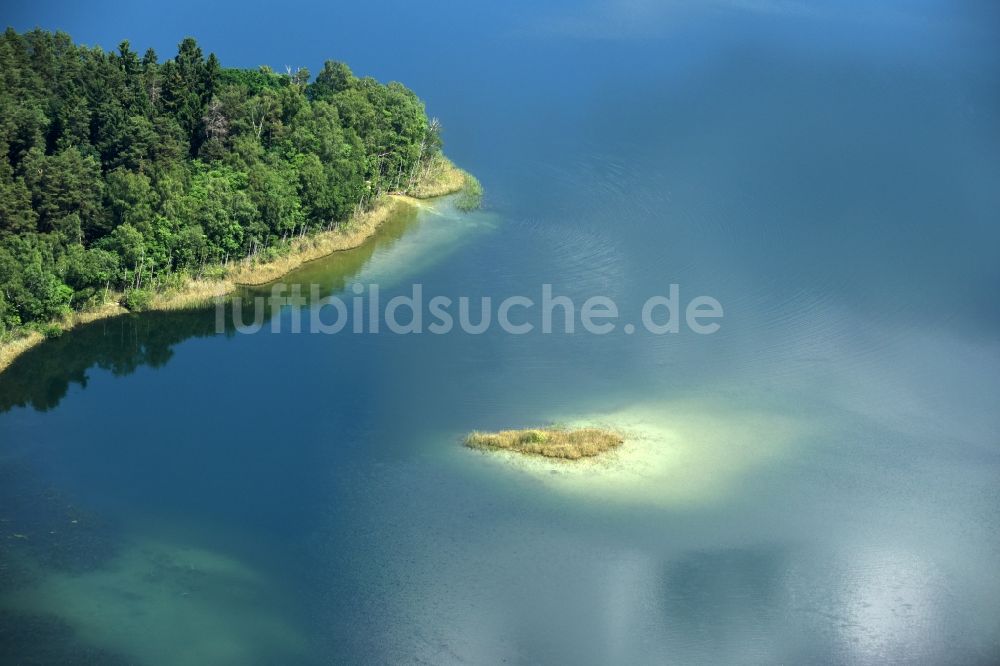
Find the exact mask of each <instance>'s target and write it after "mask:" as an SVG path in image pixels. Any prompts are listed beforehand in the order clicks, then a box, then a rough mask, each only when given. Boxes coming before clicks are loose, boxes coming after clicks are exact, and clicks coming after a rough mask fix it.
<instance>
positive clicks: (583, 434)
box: [465, 428, 625, 460]
mask: <svg viewBox="0 0 1000 666" xmlns="http://www.w3.org/2000/svg"><path fill="white" fill-rule="evenodd" d="M624 441H625V438H624V437H623V436H622V435H621V434H619V433H617V432H614V431H612V430H604V429H602V428H577V429H573V430H564V429H562V428H538V429H535V428H529V429H526V430H501V431H499V432H479V431H474V432H471V433H469V435H468V436H466V438H465V445H466V446H467V447H469V448H470V449H479V450H481V451H513V452H515V453H523V454H525V455H535V456H544V457H546V458H564V459H567V460H579V459H580V458H593V457H594V456H598V455H601V454H602V453H605V452H607V451H611V450H613V449H616V448H618V447H619V446H621V445H622V443H624Z"/></svg>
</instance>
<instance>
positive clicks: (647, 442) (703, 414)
mask: <svg viewBox="0 0 1000 666" xmlns="http://www.w3.org/2000/svg"><path fill="white" fill-rule="evenodd" d="M553 421H554V422H557V423H560V424H564V425H567V426H569V427H586V426H596V427H602V428H608V429H612V430H616V431H619V432H621V433H623V434H624V435H625V437H626V439H625V443H624V444H623V445H622V446H621V447H620V448H618V449H617V450H616V451H615V452H613V453H610V454H608V455H606V456H600V457H598V458H596V459H581V460H575V461H564V460H552V459H547V458H543V457H540V456H526V455H522V454H517V453H510V452H495V453H494V452H491V453H486V454H479V455H483V456H484V458H486V459H488V460H489V461H490V462H491V463H493V464H496V465H498V466H502V467H504V468H507V469H511V470H515V471H516V472H519V473H524V474H528V475H531V476H533V477H535V478H536V479H537V480H538V481H539V482H540V483H542V484H543V485H545V486H548V487H550V488H551V489H552V490H555V491H558V492H562V493H570V494H582V495H586V496H587V497H588V498H589V499H591V500H596V501H600V500H607V501H609V502H623V503H636V504H646V505H657V506H672V505H679V504H685V503H692V502H705V501H711V500H715V499H720V498H722V497H724V496H727V495H729V494H730V493H731V492H733V491H734V490H735V486H736V485H737V484H739V483H741V482H742V481H743V480H744V479H745V478H746V477H747V476H748V475H749V473H750V472H752V471H754V470H755V469H759V468H761V467H762V466H766V465H773V464H777V463H778V462H779V461H780V460H781V459H783V458H784V457H785V456H786V455H787V454H788V453H789V452H790V451H791V450H792V449H793V448H794V447H793V441H794V440H795V439H796V438H797V437H799V436H801V435H802V434H803V433H804V432H805V427H804V426H803V425H802V424H801V423H800V422H798V421H796V420H795V419H792V418H790V417H788V416H785V415H782V414H777V413H773V412H767V411H755V410H747V409H744V410H733V409H725V408H722V407H713V406H710V405H706V404H700V403H694V402H673V403H664V404H658V405H654V404H647V405H637V406H634V407H630V408H626V409H622V410H618V411H614V412H608V413H606V414H600V415H592V416H589V417H581V416H574V415H565V416H562V417H558V416H557V417H556V418H553ZM470 455H471V454H470Z"/></svg>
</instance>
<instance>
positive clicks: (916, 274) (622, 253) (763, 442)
mask: <svg viewBox="0 0 1000 666" xmlns="http://www.w3.org/2000/svg"><path fill="white" fill-rule="evenodd" d="M3 14H4V15H5V16H4V18H5V19H6V21H7V22H8V23H11V24H12V25H14V27H16V28H18V29H26V28H29V27H31V26H33V25H36V24H37V25H40V26H42V27H45V28H62V29H65V30H67V31H68V32H70V34H71V35H73V37H74V38H75V39H76V40H78V41H81V42H84V43H98V44H101V45H103V46H105V47H108V48H111V47H114V46H115V45H116V44H117V43H118V42H119V41H120V40H121V39H122V38H129V39H130V40H131V42H132V45H133V48H144V47H145V46H147V45H153V46H155V47H156V48H157V50H158V51H159V52H160V54H161V57H166V56H169V55H170V54H172V53H173V48H174V45H175V44H176V43H177V42H179V41H180V39H181V38H182V37H183V36H184V35H187V34H192V35H194V36H196V37H197V38H198V39H199V40H200V41H201V42H202V44H203V46H204V47H205V48H206V49H207V50H214V51H216V52H217V53H218V55H219V56H220V58H221V60H222V62H223V63H224V64H228V65H239V66H256V65H258V64H262V63H267V64H270V65H272V66H273V67H275V68H278V69H280V68H283V66H284V65H286V64H288V65H291V66H293V67H294V66H300V65H301V66H307V67H309V68H310V69H312V70H313V71H317V70H318V69H319V67H320V65H321V63H322V61H323V59H325V58H327V57H333V58H338V59H343V60H346V61H348V62H349V63H350V64H351V65H352V67H353V68H354V70H355V71H356V72H357V73H359V74H371V75H374V76H376V77H378V78H380V79H385V80H388V79H397V80H401V81H403V82H405V83H406V84H407V85H408V86H410V87H412V88H413V89H415V90H416V91H417V92H418V93H419V94H420V95H421V96H422V98H424V99H425V100H426V102H427V105H428V109H429V111H430V113H431V114H433V115H437V116H439V117H440V118H441V119H442V121H443V123H444V127H445V139H446V146H447V152H448V153H449V155H451V156H452V157H453V158H454V159H455V160H456V161H457V162H458V163H459V164H461V165H462V166H464V167H466V168H468V169H469V170H471V171H472V172H474V173H475V174H476V175H477V176H478V177H479V178H480V180H481V181H482V182H483V183H484V185H485V187H486V189H487V198H486V208H485V209H484V210H483V211H480V212H477V213H473V214H461V213H458V212H457V211H455V210H454V209H453V208H452V207H451V205H450V204H449V203H448V202H441V203H438V204H437V205H436V210H435V211H423V212H421V213H419V214H417V215H415V216H413V215H410V216H409V217H407V218H405V219H404V218H401V219H399V220H397V221H396V222H395V223H394V225H393V226H392V228H391V229H390V230H389V231H388V232H387V233H386V234H383V236H381V237H380V238H377V239H375V241H373V242H372V243H371V244H369V245H368V246H366V247H365V248H362V249H361V250H359V251H357V252H355V253H352V254H350V255H349V256H346V257H334V258H332V259H330V260H326V261H323V262H318V263H316V264H312V265H310V266H309V267H308V268H307V269H306V270H304V271H302V272H300V273H298V274H296V275H294V276H293V277H292V279H293V280H297V281H300V282H302V283H309V282H313V281H321V282H323V283H324V284H325V285H326V286H327V288H329V289H332V290H334V291H339V290H341V289H343V287H344V285H345V284H347V283H349V282H351V281H358V282H361V283H364V284H369V283H379V284H380V285H381V286H382V290H383V292H384V295H385V297H386V298H388V297H391V296H392V295H394V294H402V293H407V292H408V291H409V290H410V285H411V284H412V283H414V282H419V283H421V284H422V285H423V288H424V291H425V293H427V294H442V295H447V296H451V297H453V298H457V297H458V296H470V297H479V296H486V295H488V296H492V297H494V298H498V299H499V298H503V297H505V296H508V295H515V294H524V295H528V296H530V297H533V298H537V297H538V294H540V288H541V285H542V284H543V283H550V284H552V285H553V286H554V289H555V290H556V291H557V292H558V293H561V294H566V295H570V296H574V297H577V298H578V299H579V300H581V301H582V299H583V298H586V297H588V296H591V295H595V294H602V295H607V296H610V297H612V298H614V299H615V301H616V302H617V303H618V305H619V308H620V309H621V311H622V312H623V320H625V321H627V320H629V319H632V320H635V318H636V313H637V312H638V310H639V308H641V305H642V303H643V301H644V300H645V299H646V298H647V297H649V296H651V295H654V294H665V293H666V290H667V288H668V286H669V285H670V284H672V283H676V284H679V285H680V289H681V292H682V295H683V297H684V298H685V299H688V298H691V297H693V296H696V295H702V294H704V295H710V296H713V297H715V298H716V299H718V300H719V301H720V302H721V303H722V305H723V306H724V308H725V316H724V318H723V320H722V328H721V330H720V331H719V332H718V333H716V334H714V335H709V336H699V335H695V334H692V333H690V332H682V333H680V334H677V335H665V336H654V335H651V334H648V333H644V332H640V333H636V334H635V335H632V336H628V335H625V334H624V333H621V332H620V331H616V332H614V333H612V334H609V335H607V336H594V335H586V334H575V335H562V334H553V335H543V334H540V333H532V334H529V335H525V336H510V335H506V334H504V333H503V332H502V331H499V330H495V329H491V330H490V331H488V332H487V333H485V334H483V335H481V336H470V335H465V334H462V333H461V332H457V331H456V332H455V333H453V334H450V335H447V336H435V335H416V336H397V335H389V334H378V335H352V334H349V333H343V334H339V335H334V336H323V335H293V334H290V333H287V332H285V333H277V334H273V333H269V332H267V331H266V330H265V332H262V333H260V334H256V335H214V334H213V320H214V317H213V314H212V313H210V312H206V313H193V314H180V315H178V314H174V315H161V314H155V313H154V314H149V315H143V316H140V317H132V318H126V319H119V320H112V321H107V322H100V323H97V324H95V325H93V326H91V327H87V328H83V329H79V330H77V331H74V332H73V333H71V334H69V335H67V336H64V337H63V338H62V339H60V340H58V341H56V342H53V343H47V344H46V345H43V346H41V347H39V348H38V349H37V350H35V351H33V352H31V353H30V354H27V355H25V356H24V357H23V358H22V359H21V362H20V363H19V365H18V366H15V367H14V368H12V369H11V372H9V373H5V374H4V375H0V398H2V401H3V404H4V406H5V407H10V409H8V410H7V411H5V412H4V413H2V414H0V472H2V475H3V476H2V478H0V481H2V482H3V485H2V486H0V500H2V501H0V518H2V519H4V521H5V522H2V523H0V538H2V539H4V540H5V545H4V547H3V550H2V551H0V554H2V555H3V556H4V562H3V566H4V568H3V569H2V570H0V574H2V575H0V631H2V632H4V633H3V634H2V637H3V640H4V641H5V642H6V643H7V644H8V645H13V646H14V647H13V648H11V649H12V650H21V651H22V652H17V654H23V651H24V650H31V651H32V654H36V655H37V654H41V655H42V656H43V657H44V656H45V655H49V656H50V659H49V660H50V661H54V660H55V659H57V658H64V657H65V655H66V654H73V655H76V657H77V661H87V660H89V661H92V662H94V663H111V662H112V659H115V658H118V659H121V660H122V662H123V663H136V662H138V663H149V664H180V663H218V664H226V663H233V664H246V663H330V662H334V663H340V662H361V663H386V662H388V663H411V662H418V663H499V662H501V661H506V662H509V663H580V664H585V663H595V664H597V663H601V664H603V663H627V664H635V663H651V664H652V663H684V664H689V663H706V664H717V663H861V664H867V663H887V662H888V663H926V664H942V663H965V664H970V663H983V664H986V663H994V662H996V661H997V659H998V658H1000V624H998V618H1000V602H998V599H1000V575H998V573H997V567H996V561H997V557H998V555H1000V537H998V534H1000V497H998V494H1000V493H998V491H1000V486H998V483H997V479H998V478H1000V435H998V433H1000V410H998V409H997V396H998V389H1000V308H998V305H997V300H996V295H997V293H998V289H1000V249H998V248H1000V228H998V226H997V221H998V220H1000V187H998V183H1000V86H998V83H1000V51H998V46H997V44H1000V39H998V37H1000V34H998V33H1000V12H998V10H997V9H996V7H995V6H994V5H993V4H992V3H987V2H980V3H977V2H965V3H962V2H957V3H956V2H930V1H924V2H915V3H914V2H907V3H903V2H898V3H881V4H879V5H877V6H873V5H872V4H871V3H861V2H854V3H847V4H844V3H810V4H806V3H800V2H796V1H789V2H768V1H766V0H750V1H749V2H721V1H720V2H715V3H708V4H696V3H688V2H677V3H669V4H663V3H654V2H627V3H626V2H615V1H607V2H593V3H590V4H584V5H573V4H570V3H553V4H546V5H538V4H537V3H504V4H502V5H496V6H491V7H487V6H483V7H477V8H472V7H466V8H457V7H451V6H449V5H446V4H445V3H417V4H411V3H406V4H404V3H397V4H382V5H369V4H365V3H353V5H352V6H351V7H334V6H327V7H308V6H302V5H297V4H294V3H285V4H284V5H282V6H281V7H275V6H273V5H262V6H252V5H249V4H247V3H239V4H235V3H223V4H218V5H214V4H213V5H207V4H205V3H172V4H171V6H170V7H163V6H160V7H151V8H147V7H142V6H139V5H138V3H130V4H128V5H121V6H119V5H117V4H115V5H112V3H90V4H88V5H87V6H86V7H84V6H83V5H81V6H79V7H62V6H58V5H57V4H56V3H51V4H45V3H42V4H38V3H34V4H32V5H28V4H26V3H25V4H23V6H17V5H15V6H11V7H6V8H5V9H4V10H3ZM410 218H413V219H410ZM289 314H290V313H288V312H285V313H283V314H282V315H281V316H282V317H286V318H287V317H288V316H289ZM11 403H26V404H24V405H20V406H12V407H11ZM579 419H594V420H598V421H602V422H607V423H612V424H615V425H621V426H622V427H625V428H630V429H633V430H634V431H635V432H637V433H639V434H640V435H641V436H640V438H639V439H638V441H637V443H635V444H634V449H632V450H631V452H630V453H628V454H623V456H622V458H623V462H622V464H621V465H620V466H619V467H616V468H613V469H603V468H597V469H588V470H587V471H584V472H578V471H577V472H573V471H566V470H564V469H562V468H560V467H558V466H556V467H546V466H544V465H530V464H526V465H519V464H510V463H508V462H506V461H503V460H497V459H494V458H491V457H488V456H482V455H480V454H478V453H471V452H469V451H466V450H465V449H463V448H462V447H461V446H460V445H459V442H460V438H461V436H462V434H463V433H465V432H467V431H469V430H471V429H476V428H479V429H496V428H502V427H506V426H523V425H532V424H540V423H541V424H544V423H549V422H571V421H575V420H579ZM74 520H75V521H76V522H72V521H74ZM23 537H26V538H23ZM40 646H45V647H44V649H45V650H49V651H50V652H51V654H50V653H48V652H45V651H44V650H42V648H41V647H40ZM39 651H40V652H39ZM43 661H44V659H43Z"/></svg>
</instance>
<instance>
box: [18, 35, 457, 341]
mask: <svg viewBox="0 0 1000 666" xmlns="http://www.w3.org/2000/svg"><path fill="white" fill-rule="evenodd" d="M440 147H441V141H440V128H439V125H438V124H437V122H436V121H429V120H428V118H427V115H426V113H425V110H424V105H423V103H422V102H421V101H420V100H419V99H418V98H417V97H416V95H415V94H414V93H413V92H411V91H410V90H408V89H407V88H405V87H404V86H403V85H401V84H399V83H389V84H382V83H379V82H378V81H376V80H374V79H372V78H358V77H355V76H354V75H353V74H352V72H351V70H350V69H349V68H348V67H347V66H346V65H345V64H343V63H340V62H333V61H328V62H326V64H325V65H324V66H323V70H322V71H321V72H319V74H318V75H317V76H316V77H315V78H314V79H313V78H312V77H311V76H310V73H309V72H308V71H307V70H305V69H299V70H296V71H288V72H285V73H278V72H274V71H272V70H271V69H270V68H268V67H266V66H265V67H261V68H260V69H258V70H244V69H231V68H225V67H222V65H221V64H220V63H219V60H218V59H217V58H216V57H215V55H214V54H210V55H208V56H207V57H206V56H205V55H204V53H203V52H202V49H201V48H200V47H199V45H198V44H197V43H196V41H195V40H194V39H191V38H187V39H185V40H184V41H182V42H181V44H180V46H179V48H178V52H177V55H176V56H175V57H174V58H172V59H169V60H165V61H161V60H160V59H159V57H158V56H157V54H156V53H155V52H154V51H153V50H152V49H149V50H147V51H145V53H144V54H142V55H140V54H139V53H138V52H136V51H133V50H132V48H131V46H130V45H129V43H128V42H122V43H121V44H120V45H119V46H118V49H117V51H110V52H106V51H103V50H101V49H100V48H90V47H86V46H82V45H77V44H74V43H73V42H72V40H71V39H70V37H69V36H68V35H66V34H63V33H49V32H44V31H41V30H34V31H31V32H28V33H25V34H18V33H17V32H15V31H13V30H11V29H8V30H7V31H6V32H5V33H4V34H3V35H2V36H0V150H2V154H3V156H4V159H0V285H2V290H0V335H2V334H3V333H4V332H5V331H9V330H11V329H13V328H15V327H17V326H19V325H22V324H27V323H29V322H43V321H48V320H52V319H53V318H57V317H59V316H62V315H65V314H66V313H67V312H68V311H70V310H71V309H82V308H85V307H87V306H88V305H90V304H93V303H95V302H97V301H98V300H100V299H102V298H104V297H105V296H106V295H107V294H108V293H109V292H110V293H116V292H117V293H121V294H123V297H122V298H123V302H124V304H126V305H128V306H136V307H141V306H140V305H139V303H140V301H141V296H142V294H143V293H144V291H145V290H146V289H148V287H149V286H150V285H153V284H158V283H159V282H160V281H161V280H163V279H165V278H166V277H169V276H172V275H174V276H176V275H178V274H183V273H193V272H196V271H199V270H204V267H205V266H207V265H208V266H211V265H216V266H217V265H219V264H223V263H226V262H228V261H232V260H234V259H237V258H244V257H247V256H250V255H254V254H256V253H259V252H261V251H262V249H266V248H274V247H277V246H280V245H281V241H282V240H283V239H287V238H290V237H293V236H295V235H296V234H299V235H301V234H303V233H307V232H309V231H314V230H321V229H329V228H331V227H332V226H333V225H334V224H336V223H337V222H338V221H341V220H345V219H347V218H348V217H349V216H350V215H351V213H352V212H353V211H355V210H357V209H360V208H364V207H366V206H370V205H372V203H373V202H374V201H375V200H376V199H377V197H378V196H379V195H380V194H381V193H382V192H385V191H390V190H406V189H407V188H408V187H410V186H412V185H413V182H414V179H415V178H417V175H418V174H419V173H420V170H421V168H422V167H426V165H428V164H429V163H430V162H431V161H433V160H440V159H442V158H441V156H440Z"/></svg>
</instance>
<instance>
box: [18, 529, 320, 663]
mask: <svg viewBox="0 0 1000 666" xmlns="http://www.w3.org/2000/svg"><path fill="white" fill-rule="evenodd" d="M269 598H270V590H269V585H268V584H267V583H266V581H265V580H264V579H263V578H262V577H261V576H260V574H258V573H257V572H256V571H254V570H252V569H250V568H248V567H247V566H245V565H244V564H242V563H240V562H238V561H236V560H234V559H231V558H229V557H227V556H225V555H222V554H220V553H216V552H212V551H208V550H203V549H199V548H189V547H184V546H178V545H172V544H167V543H161V542H154V541H143V542H139V543H136V544H134V545H133V546H131V547H128V548H126V549H125V550H124V551H123V552H122V553H121V554H120V555H119V556H118V557H117V558H116V559H115V560H113V561H112V562H110V563H109V566H107V567H106V568H101V569H97V570H94V571H88V572H85V573H82V574H71V573H66V572H52V573H48V572H46V574H44V575H43V576H42V578H41V579H40V581H39V583H38V584H37V585H35V586H32V587H29V588H25V589H22V590H18V591H17V592H15V593H13V594H11V595H10V596H9V597H7V598H4V599H0V609H3V610H9V611H12V612H14V613H26V614H32V615H47V616H55V617H57V618H59V619H60V620H62V621H64V622H66V623H67V624H68V625H69V626H70V627H72V628H73V629H74V630H75V632H76V634H77V636H78V637H79V638H80V639H81V640H83V641H84V642H86V643H88V644H92V645H94V646H97V647H100V648H103V649H105V650H108V651H110V652H113V653H115V654H120V655H122V656H123V657H126V658H130V659H135V660H137V661H138V662H139V663H144V664H146V663H148V664H164V665H168V666H170V665H173V664H177V665H180V664H195V663H201V664H220V665H225V664H234V665H235V664H249V663H261V661H262V660H263V661H267V660H268V659H274V660H279V661H280V660H282V659H287V658H289V656H290V655H296V654H300V655H301V654H302V652H301V651H302V650H303V649H304V648H303V646H304V642H303V639H302V637H301V636H300V635H299V634H298V633H296V631H295V630H294V629H293V628H292V627H291V626H289V625H288V624H287V622H286V621H285V620H283V619H281V618H280V616H279V614H278V612H277V611H276V610H275V609H274V608H273V606H272V604H270V603H269ZM268 663H271V662H268ZM274 663H278V661H275V662H274Z"/></svg>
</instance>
